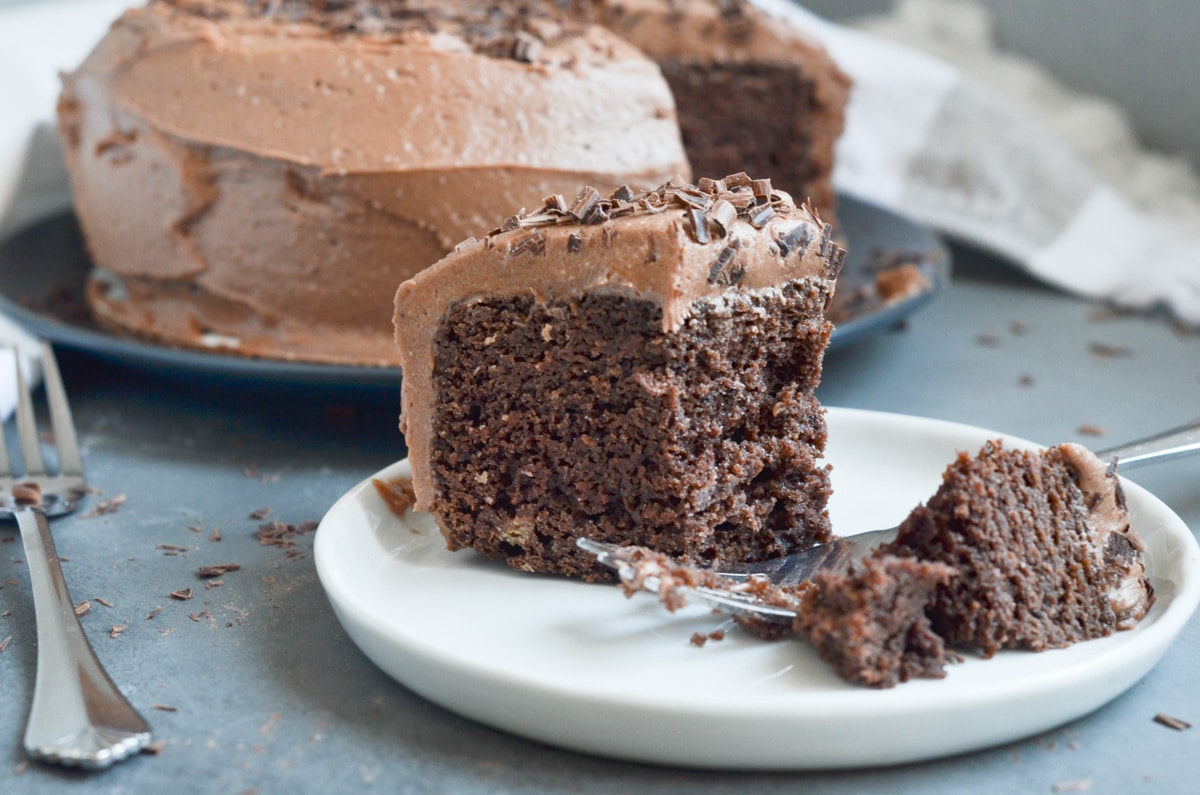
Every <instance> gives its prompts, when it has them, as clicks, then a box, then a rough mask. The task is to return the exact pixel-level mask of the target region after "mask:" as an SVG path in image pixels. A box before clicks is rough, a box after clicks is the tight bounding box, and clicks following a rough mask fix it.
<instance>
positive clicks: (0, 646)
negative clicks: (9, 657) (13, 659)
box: [0, 635, 12, 652]
mask: <svg viewBox="0 0 1200 795" xmlns="http://www.w3.org/2000/svg"><path fill="white" fill-rule="evenodd" d="M10 643H12V635H8V636H7V637H5V638H4V640H0V652H2V651H4V650H5V649H7V648H8V644H10Z"/></svg>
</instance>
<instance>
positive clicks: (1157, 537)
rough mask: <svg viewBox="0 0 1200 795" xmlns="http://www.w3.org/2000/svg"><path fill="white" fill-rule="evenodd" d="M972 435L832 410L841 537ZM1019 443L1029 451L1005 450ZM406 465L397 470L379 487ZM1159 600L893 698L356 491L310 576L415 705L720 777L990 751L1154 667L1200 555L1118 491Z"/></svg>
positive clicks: (695, 617) (716, 621) (1183, 617)
mask: <svg viewBox="0 0 1200 795" xmlns="http://www.w3.org/2000/svg"><path fill="white" fill-rule="evenodd" d="M1000 436H1001V434H996V433H993V432H990V431H986V430H983V429H980V428H973V427H969V426H964V425H956V424H952V423H946V422H940V421H935V420H928V419H920V418H914V417H904V416H898V415H889V414H879V413H874V412H863V411H854V410H846V409H830V411H829V447H828V451H827V458H828V460H829V461H830V462H831V463H832V464H833V467H834V470H833V485H834V490H835V496H834V498H833V501H832V503H831V506H830V511H831V514H832V518H833V522H834V527H835V528H836V529H837V530H838V531H839V532H841V533H843V534H849V533H852V532H857V531H860V530H866V529H869V528H874V527H884V526H889V525H893V524H895V523H897V522H898V521H899V520H900V519H901V518H903V516H904V515H905V514H907V512H908V511H909V510H910V509H911V508H913V506H915V505H916V504H917V503H918V502H920V501H921V500H923V499H925V498H927V497H928V496H930V495H931V494H932V493H933V492H934V490H935V489H936V487H937V485H938V483H939V482H940V477H941V472H942V470H943V469H944V468H945V466H946V464H947V463H949V462H950V460H951V459H952V458H953V456H954V454H955V453H956V452H957V451H959V450H967V451H970V452H975V451H976V450H978V449H979V447H980V446H981V445H982V444H983V443H984V442H985V441H986V440H987V439H991V438H997V437H1000ZM1005 441H1006V443H1007V444H1009V445H1012V446H1021V447H1032V446H1033V445H1031V444H1030V443H1028V442H1024V441H1021V440H1017V439H1011V438H1006V439H1005ZM407 472H408V466H407V462H400V463H397V464H394V465H392V466H390V467H388V468H387V469H385V470H383V471H382V472H380V473H379V474H378V475H377V477H381V478H391V477H396V476H400V475H404V474H406V473H407ZM1126 493H1127V496H1128V501H1129V508H1130V511H1131V514H1132V518H1133V523H1134V526H1135V527H1136V528H1137V530H1138V532H1139V533H1141V534H1142V536H1143V538H1144V539H1145V540H1146V542H1147V544H1148V551H1147V564H1148V571H1149V573H1150V577H1151V581H1152V583H1153V585H1154V588H1155V592H1156V594H1157V597H1158V599H1157V602H1156V603H1155V605H1154V607H1153V609H1152V611H1151V612H1150V614H1149V615H1148V616H1147V617H1146V619H1145V620H1143V621H1142V623H1141V624H1140V625H1139V626H1138V627H1137V628H1136V629H1134V630H1132V631H1130V632H1123V633H1118V634H1117V635H1114V636H1111V637H1108V638H1103V639H1101V640H1095V641H1090V642H1087V643H1081V644H1077V645H1075V646H1072V647H1070V648H1067V649H1062V650H1056V651H1050V652H1044V653H1041V654H1033V653H1027V652H1005V653H1001V654H999V655H997V656H996V657H994V658H992V659H990V660H981V659H977V658H969V659H967V660H966V661H965V662H963V663H961V664H957V665H952V666H951V667H950V670H949V675H948V676H947V677H946V678H945V679H941V680H919V681H914V682H909V683H907V684H903V685H900V686H898V687H896V688H894V689H891V690H882V691H880V690H871V689H866V688H862V687H855V686H852V685H849V684H846V683H845V682H843V681H841V680H840V679H838V678H837V677H836V676H835V675H834V674H833V673H832V672H831V671H830V670H829V669H828V668H827V667H826V666H825V665H824V664H823V663H821V662H820V661H819V660H818V659H817V657H816V655H815V653H814V652H813V651H812V650H811V648H809V647H808V646H806V645H805V644H802V643H799V642H782V643H767V642H764V641H761V640H758V639H756V638H753V637H751V636H749V635H747V634H746V633H743V632H741V631H739V630H736V629H732V630H731V631H730V632H729V633H728V634H727V636H726V638H725V639H724V640H722V641H719V642H716V641H711V642H709V643H708V644H707V645H705V646H703V647H698V646H696V645H693V644H692V643H691V642H690V638H691V636H692V634H693V633H694V632H697V631H699V632H708V631H710V630H713V629H715V628H718V627H721V626H728V624H727V622H725V621H724V620H723V619H722V618H721V617H719V616H715V615H714V614H712V613H710V612H708V611H707V610H705V609H703V608H688V609H686V610H684V611H682V612H679V613H676V614H674V615H671V614H668V613H666V612H665V611H664V610H663V609H662V608H660V607H659V606H658V604H657V602H656V601H655V600H654V598H653V597H651V596H649V595H647V594H639V595H637V596H635V597H634V598H633V599H630V600H627V599H625V598H624V597H623V596H622V595H621V593H620V592H619V591H618V590H617V588H616V587H614V586H612V585H587V584H582V583H579V582H573V581H566V580H562V579H557V578H550V577H542V576H533V575H522V574H518V573H516V572H513V571H511V570H509V569H508V568H507V567H505V566H503V565H500V564H495V563H492V562H490V561H486V560H484V559H483V558H481V557H480V556H478V555H476V554H474V553H472V552H457V553H451V552H447V551H446V550H445V548H444V546H443V543H442V538H441V536H440V534H439V533H438V531H437V529H436V528H435V526H434V524H433V522H432V521H430V519H429V517H427V516H425V515H421V514H409V515H407V516H406V517H405V518H403V519H401V518H398V517H397V516H395V515H394V514H392V513H391V512H390V511H389V510H388V508H387V507H386V506H385V505H384V503H383V502H382V500H380V498H379V497H378V495H377V494H376V493H375V490H374V489H373V488H372V487H371V485H370V483H369V481H367V482H364V483H363V484H361V485H359V486H357V487H355V488H354V489H353V490H352V491H351V492H350V493H348V494H347V495H345V496H344V497H343V498H342V499H341V500H339V501H338V502H337V503H336V504H335V505H334V506H333V507H332V508H331V509H330V511H329V513H328V514H327V515H326V516H325V518H324V520H323V521H322V522H321V526H320V529H319V530H318V533H317V537H316V542H315V545H316V550H315V556H316V564H317V571H318V574H319V575H320V578H321V582H322V584H323V585H324V587H325V589H326V591H327V593H328V595H329V598H330V601H331V602H332V604H333V607H334V610H335V611H336V613H337V615H338V617H339V619H340V620H341V622H342V624H343V625H344V626H345V628H346V630H347V632H348V633H349V634H350V637H351V638H352V639H353V640H354V642H355V643H356V644H357V645H358V646H359V647H360V648H361V649H362V651H363V652H364V653H365V654H366V655H367V656H368V657H369V658H370V659H371V660H373V661H374V662H375V664H377V665H378V666H379V667H380V668H382V669H383V670H384V671H386V672H387V673H388V674H390V675H391V676H392V677H394V678H395V679H397V680H398V681H399V682H401V683H403V684H404V685H406V686H407V687H409V688H411V689H412V690H414V691H416V692H417V693H419V694H421V695H422V696H425V697H426V698H429V699H431V700H433V701H435V702H437V703H439V704H441V705H443V706H445V707H446V708H448V709H451V710H454V711H455V712H458V713H461V714H462V715H465V716H468V717H470V718H474V719H476V720H479V721H481V722H483V723H486V724H489V725H491V726H494V727H497V728H500V729H504V730H507V731H511V732H514V733H516V734H519V735H524V736H526V737H531V738H534V739H536V740H540V741H543V742H547V743H551V744H554V745H559V746H563V747H566V748H571V749H575V750H579V751H584V752H589V753H595V754H602V755H608V756H614V757H620V758H625V759H633V760H640V761H646V762H655V763H663V764H672V765H685V766H694V767H715V768H730V769H751V768H753V769H769V768H778V769H805V768H833V767H856V766H869V765H883V764H892V763H899V762H910V761H918V760H923V759H930V758H934V757H939V756H945V755H949V754H954V753H959V752H963V751H968V750H973V749H978V748H984V747H987V746H991V745H996V744H1000V743H1004V742H1008V741H1011V740H1015V739H1019V738H1021V737H1024V736H1028V735H1031V734H1036V733H1038V732H1041V731H1044V730H1046V729H1049V728H1052V727H1054V726H1057V725H1059V724H1062V723H1065V722H1067V721H1070V720H1072V719H1074V718H1078V717H1080V716H1082V715H1085V714H1087V713H1088V712H1090V711H1092V710H1094V709H1096V708H1097V707H1099V706H1101V705H1103V704H1105V703H1106V702H1108V701H1109V700H1110V699H1112V698H1114V697H1115V696H1117V695H1119V694H1120V693H1122V692H1123V691H1125V690H1126V689H1127V688H1129V687H1130V686H1131V685H1133V684H1134V683H1135V682H1137V681H1138V679H1139V678H1141V677H1142V676H1144V675H1145V674H1146V673H1147V672H1148V671H1149V670H1150V669H1151V668H1152V667H1153V666H1154V665H1155V664H1156V663H1157V662H1158V660H1159V659H1160V658H1161V656H1162V655H1163V653H1164V652H1165V651H1166V649H1167V647H1168V646H1169V645H1170V644H1171V642H1172V641H1173V640H1174V638H1175V637H1176V635H1177V634H1178V633H1179V631H1180V629H1181V628H1182V627H1183V626H1184V624H1185V623H1186V622H1187V620H1188V618H1189V617H1190V616H1191V615H1192V613H1193V611H1194V610H1195V608H1196V605H1197V602H1198V601H1200V550H1198V548H1197V545H1196V542H1195V540H1194V539H1193V537H1192V534H1191V532H1190V531H1189V530H1188V528H1187V526H1186V525H1185V524H1184V523H1183V522H1182V520H1180V519H1179V517H1177V516H1176V515H1175V514H1174V513H1173V512H1172V511H1171V510H1170V509H1169V508H1167V507H1166V506H1165V505H1164V504H1163V503H1162V502H1160V501H1159V500H1158V499H1156V498H1155V497H1154V496H1152V495H1151V494H1149V493H1148V492H1146V491H1145V490H1143V489H1141V488H1139V487H1137V486H1135V485H1133V484H1128V483H1127V487H1126Z"/></svg>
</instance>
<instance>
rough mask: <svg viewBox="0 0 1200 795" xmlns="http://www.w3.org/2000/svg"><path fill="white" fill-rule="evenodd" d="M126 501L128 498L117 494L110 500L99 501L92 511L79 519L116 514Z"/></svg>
mask: <svg viewBox="0 0 1200 795" xmlns="http://www.w3.org/2000/svg"><path fill="white" fill-rule="evenodd" d="M127 499H128V498H127V497H126V496H125V495H124V494H118V495H117V496H115V497H113V498H112V499H108V500H101V501H100V502H98V503H96V505H95V507H93V508H92V510H90V511H88V512H87V513H85V514H84V515H83V516H81V517H80V518H81V519H91V518H94V517H96V516H104V515H106V514H110V513H116V512H117V511H119V510H120V509H121V506H122V505H124V504H125V501H126V500H127Z"/></svg>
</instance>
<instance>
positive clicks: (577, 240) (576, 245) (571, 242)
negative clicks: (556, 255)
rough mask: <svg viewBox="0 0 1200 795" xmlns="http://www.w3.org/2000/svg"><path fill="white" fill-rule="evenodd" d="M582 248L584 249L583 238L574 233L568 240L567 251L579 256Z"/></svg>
mask: <svg viewBox="0 0 1200 795" xmlns="http://www.w3.org/2000/svg"><path fill="white" fill-rule="evenodd" d="M581 248H583V238H582V237H580V236H579V233H578V232H572V233H571V234H570V236H569V237H568V238H567V251H569V252H571V253H572V254H578V253H579V250H580V249H581Z"/></svg>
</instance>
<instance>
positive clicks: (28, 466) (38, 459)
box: [17, 354, 46, 478]
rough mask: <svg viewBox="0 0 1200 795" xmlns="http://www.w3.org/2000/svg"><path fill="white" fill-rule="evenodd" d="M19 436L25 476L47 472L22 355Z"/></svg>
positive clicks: (18, 414)
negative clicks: (24, 373) (23, 370)
mask: <svg viewBox="0 0 1200 795" xmlns="http://www.w3.org/2000/svg"><path fill="white" fill-rule="evenodd" d="M17 436H18V437H19V438H20V440H21V456H22V458H24V459H25V474H24V476H23V477H27V478H35V477H40V476H42V475H45V474H46V465H45V463H44V462H43V461H42V449H41V445H39V444H38V434H37V418H36V417H35V416H34V413H33V397H32V396H31V395H30V394H29V384H28V383H27V382H26V380H25V376H24V375H23V374H22V373H21V357H20V355H19V354H18V356H17Z"/></svg>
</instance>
